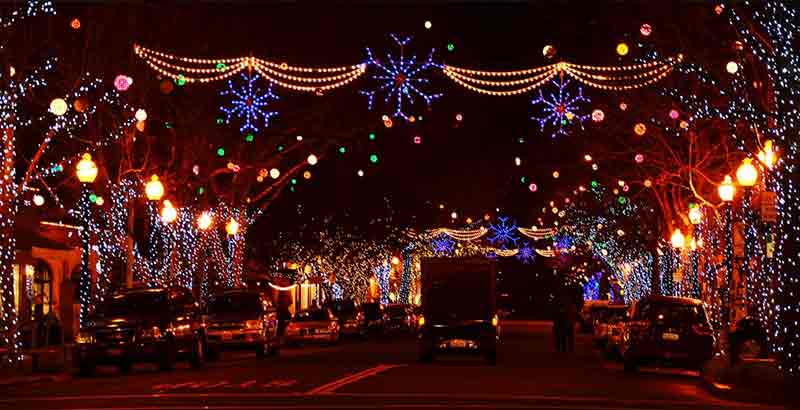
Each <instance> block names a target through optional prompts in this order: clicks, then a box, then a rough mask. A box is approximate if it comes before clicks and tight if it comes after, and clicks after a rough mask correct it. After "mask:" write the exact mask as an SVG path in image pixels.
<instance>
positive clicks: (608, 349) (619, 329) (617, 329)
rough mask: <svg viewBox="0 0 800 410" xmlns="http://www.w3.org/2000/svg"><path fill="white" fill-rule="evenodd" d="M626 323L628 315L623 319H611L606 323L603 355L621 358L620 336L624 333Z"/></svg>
mask: <svg viewBox="0 0 800 410" xmlns="http://www.w3.org/2000/svg"><path fill="white" fill-rule="evenodd" d="M627 322H628V314H626V315H625V316H623V317H620V318H616V319H612V320H611V321H610V322H609V323H608V330H607V332H608V338H607V340H606V346H605V353H606V354H607V355H608V356H609V357H613V358H620V357H622V356H621V355H622V354H621V353H620V352H621V351H622V348H621V346H622V335H623V332H624V331H625V324H626V323H627Z"/></svg>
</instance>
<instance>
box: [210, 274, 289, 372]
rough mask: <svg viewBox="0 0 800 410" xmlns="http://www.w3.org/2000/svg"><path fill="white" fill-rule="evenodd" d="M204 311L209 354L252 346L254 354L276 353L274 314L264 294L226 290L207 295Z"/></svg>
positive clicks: (258, 355)
mask: <svg viewBox="0 0 800 410" xmlns="http://www.w3.org/2000/svg"><path fill="white" fill-rule="evenodd" d="M206 310H207V314H208V318H207V321H208V344H209V356H210V357H212V358H213V357H216V356H217V353H218V352H219V351H220V350H224V349H233V348H248V349H253V350H255V352H256V357H264V356H267V355H277V354H278V349H279V343H278V316H277V312H276V310H275V307H273V306H272V301H271V300H270V299H269V298H268V297H266V296H265V295H263V294H261V293H259V292H256V291H247V290H229V291H226V292H222V293H220V294H217V295H214V296H213V297H211V299H210V300H209V302H208V306H207V307H206Z"/></svg>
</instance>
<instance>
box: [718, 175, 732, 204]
mask: <svg viewBox="0 0 800 410" xmlns="http://www.w3.org/2000/svg"><path fill="white" fill-rule="evenodd" d="M717 191H718V192H719V198H720V199H721V200H723V201H725V202H731V201H733V194H734V193H735V192H736V187H735V186H733V180H731V176H730V175H725V179H723V180H722V183H721V184H719V188H717Z"/></svg>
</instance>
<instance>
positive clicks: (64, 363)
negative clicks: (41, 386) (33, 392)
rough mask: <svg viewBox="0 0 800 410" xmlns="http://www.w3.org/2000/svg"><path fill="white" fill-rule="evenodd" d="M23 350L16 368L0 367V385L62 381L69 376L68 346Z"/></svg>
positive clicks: (69, 357) (69, 358)
mask: <svg viewBox="0 0 800 410" xmlns="http://www.w3.org/2000/svg"><path fill="white" fill-rule="evenodd" d="M36 356H38V358H37V360H36V363H34V358H33V356H32V355H31V352H25V353H24V355H23V357H22V361H21V362H20V363H19V364H18V366H17V367H16V368H7V367H0V386H13V385H17V384H29V383H42V382H51V381H63V380H66V379H68V378H69V377H70V375H69V371H70V369H71V367H72V360H71V350H70V347H69V346H67V347H64V346H56V347H53V348H50V349H42V350H38V351H37V352H36Z"/></svg>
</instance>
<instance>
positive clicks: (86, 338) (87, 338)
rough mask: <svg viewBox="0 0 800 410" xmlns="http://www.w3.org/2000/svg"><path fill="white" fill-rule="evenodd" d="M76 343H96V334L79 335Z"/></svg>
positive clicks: (83, 332)
mask: <svg viewBox="0 0 800 410" xmlns="http://www.w3.org/2000/svg"><path fill="white" fill-rule="evenodd" d="M75 343H78V344H87V343H94V333H92V332H86V331H82V332H80V333H78V336H77V337H75Z"/></svg>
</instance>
